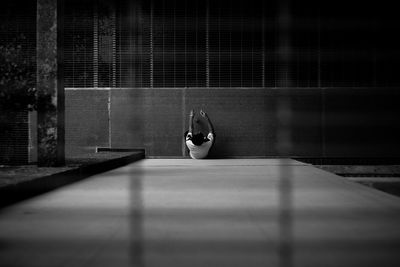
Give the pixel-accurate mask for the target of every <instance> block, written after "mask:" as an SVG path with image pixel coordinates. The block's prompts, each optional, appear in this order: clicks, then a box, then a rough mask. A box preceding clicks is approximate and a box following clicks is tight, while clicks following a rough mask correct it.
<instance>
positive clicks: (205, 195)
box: [0, 159, 400, 267]
mask: <svg viewBox="0 0 400 267" xmlns="http://www.w3.org/2000/svg"><path fill="white" fill-rule="evenodd" d="M282 174H283V175H284V176H282ZM399 226H400V198H396V197H393V196H390V195H387V194H385V193H382V192H379V191H375V190H373V189H370V188H368V187H364V186H362V185H359V184H356V183H352V182H349V181H347V180H345V179H344V178H341V177H339V176H336V175H333V174H330V173H327V172H325V171H322V170H320V169H316V168H314V167H312V166H309V165H306V164H302V163H299V162H297V161H293V160H276V159H275V160H274V159H270V160H267V159H251V160H250V159H249V160H198V161H195V160H189V159H187V160H186V159H180V160H172V159H171V160H168V159H160V160H155V159H154V160H149V159H148V160H143V161H141V162H139V163H134V164H131V165H129V166H126V167H122V168H119V169H116V170H113V171H110V172H107V173H103V174H101V175H96V176H93V177H91V178H89V179H86V180H84V181H81V182H78V183H75V184H73V185H69V186H66V187H63V188H61V189H58V190H56V191H53V192H51V193H48V194H45V195H42V196H39V197H36V198H33V199H30V200H28V201H25V202H22V203H19V204H17V205H14V206H11V207H8V208H5V209H3V210H1V211H0V266H1V267H17V266H18V267H21V266H22V267H24V266H40V267H46V266H51V267H54V266H68V267H73V266H107V267H108V266H115V267H123V266H140V267H141V266H146V267H153V266H154V267H158V266H160V267H163V266H174V267H180V266H188V267H196V266H202V267H203V266H204V267H212V266H218V267H223V266H229V267H236V266H246V267H251V266H256V267H259V266H280V267H290V266H304V267H313V266H316V267H318V266H322V267H329V266H334V267H340V266H349V267H350V266H351V267H357V266H362V267H368V266H373V267H376V266H382V267H383V266H385V267H390V266H393V267H397V266H399V262H400V227H399Z"/></svg>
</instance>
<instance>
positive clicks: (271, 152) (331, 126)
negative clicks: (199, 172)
mask: <svg viewBox="0 0 400 267" xmlns="http://www.w3.org/2000/svg"><path fill="white" fill-rule="evenodd" d="M109 94H110V98H109V97H108V95H109ZM280 98H287V99H289V100H290V103H291V108H290V109H291V112H292V119H291V123H290V127H289V128H290V131H291V134H292V145H293V149H292V151H291V152H290V153H289V154H288V155H279V153H278V152H277V148H276V143H277V142H276V141H277V131H278V127H280V121H279V119H278V117H277V112H276V110H277V101H278V100H279V99H280ZM109 99H110V100H111V105H110V118H111V124H109V121H108V118H109V115H108V110H107V107H108V100H109ZM399 101H400V92H399V91H398V90H397V89H395V88H394V89H382V88H357V89H352V88H341V89H338V88H335V89H332V88H325V89H304V88H290V89H279V90H277V89H228V88H226V89H223V88H219V89H204V88H201V89H194V88H192V89H148V88H147V89H112V90H111V91H109V90H67V93H66V106H67V113H66V129H67V133H66V136H67V139H66V140H67V144H66V145H67V148H69V149H68V153H78V152H79V151H82V150H86V151H94V149H95V147H96V146H110V143H109V141H111V146H112V147H116V148H117V147H118V148H146V153H147V156H150V157H182V156H187V154H185V149H184V145H183V139H182V136H183V133H184V132H185V131H186V130H187V127H188V114H189V110H190V109H191V108H194V109H195V110H196V111H197V112H198V111H199V110H200V109H204V110H206V111H207V112H208V113H209V115H210V117H211V119H212V121H213V124H214V127H215V131H216V134H217V139H216V143H215V146H214V148H213V150H212V151H211V153H210V156H211V157H215V158H225V157H258V156H259V157H263V156H292V157H294V156H297V157H359V158H363V157H400V150H399V147H400V141H399V138H398V137H399V136H400V125H399V123H398V114H400V105H398V103H399ZM198 125H199V126H200V129H204V128H205V127H204V122H202V121H200V122H199V123H198ZM195 127H196V126H195ZM109 133H111V140H109V137H110V136H109Z"/></svg>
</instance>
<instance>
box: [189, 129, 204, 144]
mask: <svg viewBox="0 0 400 267" xmlns="http://www.w3.org/2000/svg"><path fill="white" fill-rule="evenodd" d="M205 141H206V140H205V137H204V135H203V134H202V133H201V132H199V133H196V134H194V135H193V136H192V143H193V145H195V146H201V144H203V143H204V142H205Z"/></svg>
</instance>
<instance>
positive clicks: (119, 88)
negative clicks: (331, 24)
mask: <svg viewBox="0 0 400 267" xmlns="http://www.w3.org/2000/svg"><path fill="white" fill-rule="evenodd" d="M138 89H140V90H142V89H149V90H150V89H160V90H185V89H186V90H191V89H215V90H235V89H236V90H239V89H240V90H280V89H288V90H290V89H293V90H296V89H304V90H307V89H311V90H321V89H323V90H325V89H327V90H329V89H331V90H340V89H356V90H358V89H359V90H365V89H399V88H398V87H352V86H344V87H153V88H151V87H66V88H65V90H71V91H74V90H101V91H109V90H138Z"/></svg>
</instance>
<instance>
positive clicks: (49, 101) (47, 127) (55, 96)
mask: <svg viewBox="0 0 400 267" xmlns="http://www.w3.org/2000/svg"><path fill="white" fill-rule="evenodd" d="M36 24H37V29H36V31H37V48H36V49H37V50H36V55H37V81H36V88H37V92H38V99H37V111H38V114H37V140H38V165H39V166H59V165H64V164H65V152H64V147H65V141H64V140H65V137H64V124H65V123H64V113H65V104H64V78H63V40H62V37H63V0H37V22H36Z"/></svg>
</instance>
